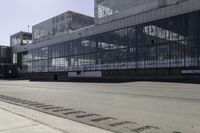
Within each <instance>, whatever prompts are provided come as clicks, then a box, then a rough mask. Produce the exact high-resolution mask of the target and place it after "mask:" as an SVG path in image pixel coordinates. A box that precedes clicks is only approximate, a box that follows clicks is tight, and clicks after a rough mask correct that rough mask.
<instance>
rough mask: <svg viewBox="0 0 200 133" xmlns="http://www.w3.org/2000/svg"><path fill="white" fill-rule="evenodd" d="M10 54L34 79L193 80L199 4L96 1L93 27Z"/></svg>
mask: <svg viewBox="0 0 200 133" xmlns="http://www.w3.org/2000/svg"><path fill="white" fill-rule="evenodd" d="M120 3H121V4H120ZM122 4H123V6H120V7H118V5H122ZM122 7H123V8H122ZM126 7H127V8H126ZM131 7H134V8H131ZM43 24H45V23H43ZM72 24H73V23H72ZM50 29H51V28H50ZM47 38H48V37H47ZM13 50H14V53H15V54H17V57H18V59H17V60H18V61H20V63H19V64H20V65H19V66H20V67H19V69H20V73H21V74H22V75H28V76H30V75H34V77H36V78H39V77H42V76H43V77H44V78H52V79H53V78H54V79H67V78H78V77H87V78H88V77H89V78H126V79H128V78H130V79H131V78H135V79H140V78H149V79H152V78H161V77H163V78H188V77H189V78H194V77H196V76H197V77H198V76H199V75H200V1H199V0H162V1H161V0H140V1H137V0H125V1H123V2H122V1H121V0H96V1H95V24H94V25H91V26H88V27H82V28H81V29H76V30H73V31H70V32H68V33H64V34H62V35H58V36H55V37H51V35H50V37H49V38H48V39H47V40H46V39H45V40H41V41H39V42H35V43H33V44H31V45H24V46H23V45H15V46H14V47H13Z"/></svg>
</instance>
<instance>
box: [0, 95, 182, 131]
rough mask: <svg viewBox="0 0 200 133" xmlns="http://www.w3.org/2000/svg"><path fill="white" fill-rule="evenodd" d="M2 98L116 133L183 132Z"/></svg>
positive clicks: (1, 98) (23, 100) (0, 97)
mask: <svg viewBox="0 0 200 133" xmlns="http://www.w3.org/2000/svg"><path fill="white" fill-rule="evenodd" d="M0 100H1V101H4V102H7V103H11V104H15V105H19V106H23V107H27V108H30V109H34V110H37V111H40V112H44V113H48V114H52V115H55V116H58V117H62V118H67V119H70V120H73V121H77V122H80V123H83V124H87V125H90V126H95V127H99V128H102V129H105V130H109V131H112V132H116V133H164V132H165V133H181V132H178V131H163V130H161V129H160V128H158V127H155V126H148V125H146V126H145V125H144V126H142V125H140V124H138V123H136V122H131V121H120V120H117V119H116V118H112V117H105V116H102V115H99V114H94V113H87V112H85V111H80V110H75V109H71V108H63V107H58V106H53V105H47V104H44V103H39V102H34V101H29V100H25V99H20V98H16V97H10V96H5V95H0Z"/></svg>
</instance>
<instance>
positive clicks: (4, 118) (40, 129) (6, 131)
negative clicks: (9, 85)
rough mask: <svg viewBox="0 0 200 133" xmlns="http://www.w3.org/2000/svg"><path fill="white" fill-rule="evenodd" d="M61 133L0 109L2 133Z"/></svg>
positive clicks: (0, 130)
mask: <svg viewBox="0 0 200 133" xmlns="http://www.w3.org/2000/svg"><path fill="white" fill-rule="evenodd" d="M27 132H28V133H61V131H58V130H56V129H53V128H51V127H48V126H46V125H44V124H42V123H39V122H36V121H34V120H31V119H28V118H25V117H23V116H20V115H17V114H14V113H11V112H9V111H6V110H4V109H2V108H0V133H27Z"/></svg>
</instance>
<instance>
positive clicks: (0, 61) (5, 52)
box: [0, 46, 17, 78]
mask: <svg viewBox="0 0 200 133" xmlns="http://www.w3.org/2000/svg"><path fill="white" fill-rule="evenodd" d="M16 69H17V68H16V66H15V65H13V64H12V49H11V48H10V47H7V46H0V78H9V77H15V76H16V74H17V70H16Z"/></svg>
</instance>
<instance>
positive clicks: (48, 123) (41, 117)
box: [0, 101, 113, 133]
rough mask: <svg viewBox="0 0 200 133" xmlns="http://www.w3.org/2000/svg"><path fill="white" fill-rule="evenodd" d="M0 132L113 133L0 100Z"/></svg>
mask: <svg viewBox="0 0 200 133" xmlns="http://www.w3.org/2000/svg"><path fill="white" fill-rule="evenodd" d="M0 133H113V132H110V131H106V130H103V129H99V128H96V127H92V126H88V125H85V124H81V123H78V122H75V121H71V120H68V119H64V118H60V117H57V116H53V115H49V114H45V113H42V112H38V111H35V110H32V109H28V108H24V107H21V106H16V105H13V104H9V103H6V102H2V101H0Z"/></svg>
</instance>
